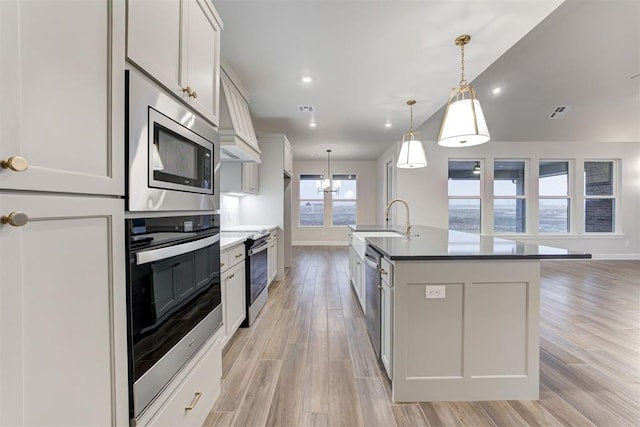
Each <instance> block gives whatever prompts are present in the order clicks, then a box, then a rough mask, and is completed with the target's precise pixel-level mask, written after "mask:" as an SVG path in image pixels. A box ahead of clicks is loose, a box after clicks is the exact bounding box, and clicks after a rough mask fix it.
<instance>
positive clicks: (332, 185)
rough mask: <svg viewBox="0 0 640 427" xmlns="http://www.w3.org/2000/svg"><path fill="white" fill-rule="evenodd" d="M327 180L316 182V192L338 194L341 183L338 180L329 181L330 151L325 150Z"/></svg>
mask: <svg viewBox="0 0 640 427" xmlns="http://www.w3.org/2000/svg"><path fill="white" fill-rule="evenodd" d="M326 176H327V177H328V178H324V177H323V178H324V179H319V180H317V181H316V190H317V191H318V194H320V193H323V192H324V193H336V194H340V187H341V186H342V182H340V180H334V179H331V150H327V175H326Z"/></svg>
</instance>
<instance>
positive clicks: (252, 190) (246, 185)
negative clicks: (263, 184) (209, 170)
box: [220, 162, 260, 194]
mask: <svg viewBox="0 0 640 427" xmlns="http://www.w3.org/2000/svg"><path fill="white" fill-rule="evenodd" d="M220 191H221V192H222V193H247V194H258V193H259V192H260V165H259V164H258V163H237V162H223V163H221V164H220Z"/></svg>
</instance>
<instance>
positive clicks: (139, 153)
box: [126, 68, 220, 212]
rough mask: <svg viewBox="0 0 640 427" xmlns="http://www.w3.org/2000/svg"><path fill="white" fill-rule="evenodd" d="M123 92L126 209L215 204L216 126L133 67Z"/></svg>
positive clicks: (190, 207) (196, 207) (208, 207)
mask: <svg viewBox="0 0 640 427" xmlns="http://www.w3.org/2000/svg"><path fill="white" fill-rule="evenodd" d="M126 96H127V112H126V117H127V120H126V126H127V131H126V133H127V157H128V159H127V163H128V171H127V172H128V173H127V197H126V200H127V202H126V203H127V207H126V209H127V211H129V212H148V211H176V212H178V211H203V210H204V211H215V210H217V209H219V200H220V196H219V192H218V188H219V182H218V168H219V163H220V146H219V143H218V141H219V139H218V132H217V130H216V128H215V127H214V126H212V125H211V124H209V123H208V122H207V121H205V120H204V119H202V118H201V117H199V116H197V115H196V114H195V113H193V112H192V111H191V110H189V109H188V107H187V106H186V105H184V104H182V103H181V102H180V101H179V100H177V99H174V98H173V97H172V96H170V95H168V94H166V93H165V92H164V91H163V90H162V89H161V88H160V87H159V86H157V85H156V84H155V83H154V82H153V81H151V80H150V79H149V78H148V77H146V76H145V75H143V74H142V73H141V72H139V71H138V70H136V69H133V68H132V69H130V70H127V71H126Z"/></svg>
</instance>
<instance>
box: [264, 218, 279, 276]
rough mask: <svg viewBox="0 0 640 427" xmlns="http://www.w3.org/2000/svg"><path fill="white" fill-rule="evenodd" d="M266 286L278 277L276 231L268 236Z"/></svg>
mask: <svg viewBox="0 0 640 427" xmlns="http://www.w3.org/2000/svg"><path fill="white" fill-rule="evenodd" d="M267 263H268V269H267V271H268V274H267V286H268V285H270V284H271V282H273V280H274V279H275V278H276V276H277V275H278V230H277V229H276V230H273V231H271V234H270V235H269V246H268V247H267Z"/></svg>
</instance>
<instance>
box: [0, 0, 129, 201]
mask: <svg viewBox="0 0 640 427" xmlns="http://www.w3.org/2000/svg"><path fill="white" fill-rule="evenodd" d="M124 23H125V8H124V3H123V2H121V1H107V0H94V1H76V0H59V1H55V2H54V1H46V0H39V1H38V0H34V1H17V0H3V1H0V57H1V58H2V61H1V62H0V93H1V94H2V96H0V159H1V160H6V159H8V158H10V157H13V156H20V157H22V158H24V159H26V161H27V162H28V169H26V170H24V171H23V172H15V171H12V170H10V169H3V168H0V189H13V190H15V189H21V190H40V191H55V192H66V193H86V194H111V195H122V194H124V155H123V153H124V132H123V131H122V130H123V129H124V34H125V32H124Z"/></svg>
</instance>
